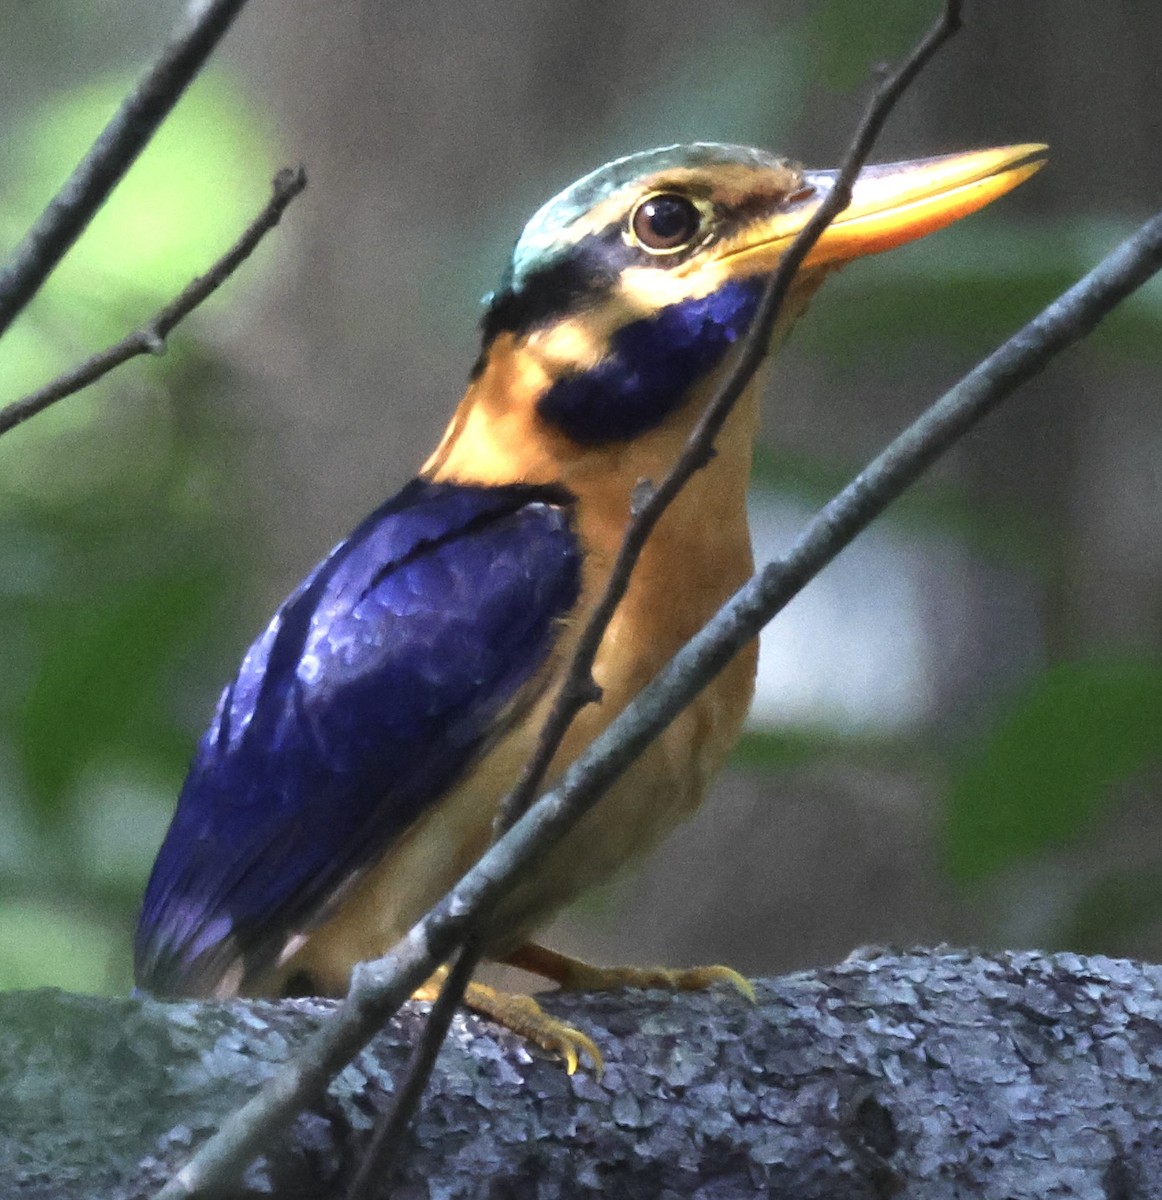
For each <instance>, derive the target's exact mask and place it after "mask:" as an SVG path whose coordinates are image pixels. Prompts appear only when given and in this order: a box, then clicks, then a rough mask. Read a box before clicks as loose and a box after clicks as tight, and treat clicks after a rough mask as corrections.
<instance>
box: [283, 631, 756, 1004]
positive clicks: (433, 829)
mask: <svg viewBox="0 0 1162 1200" xmlns="http://www.w3.org/2000/svg"><path fill="white" fill-rule="evenodd" d="M754 667H755V651H754V649H753V647H748V648H747V649H746V650H744V651H742V652H741V653H740V654H739V655H738V656H737V657H736V659H735V660H734V661H733V662H732V663H731V664H730V665H729V666H728V667H727V668H726V669H725V670H724V671H723V672H722V674H721V675H719V676H718V678H717V679H716V680H715V681H714V682H713V683H712V684H710V686H709V687H708V688H707V689H706V690H705V691H704V692H703V693H702V694H701V695H700V696H699V698H698V699H697V700H696V701H695V702H694V704H692V705H691V706H690V707H689V708H687V709H686V710H685V711H683V712H682V713H681V714H679V716H678V717H677V718H675V720H674V722H673V723H672V724H671V725H670V726H669V727H668V728H667V729H666V730H665V732H664V733H663V734H662V735H661V736H660V737H659V738H658V739H657V740H656V741H654V742H653V743H652V744H651V745H650V746H649V747H647V749H646V750H645V751H644V752H643V754H642V756H641V757H640V758H639V759H638V760H637V761H636V762H635V763H634V764H633V765H632V766H631V767H630V768H629V769H628V770H627V771H626V773H625V774H624V775H623V776H622V777H621V778H620V779H619V780H618V781H617V782H616V783H615V784H614V785H613V787H612V788H611V789H610V790H609V791H608V792H607V793H606V795H604V796H603V797H602V798H601V799H600V800H599V801H598V803H597V805H596V806H595V807H594V808H593V809H592V810H591V811H590V812H589V813H587V814H586V815H585V817H584V818H582V820H581V821H580V822H579V824H578V825H577V826H576V827H575V828H574V829H573V830H571V831H570V832H569V833H568V834H567V835H566V836H565V837H564V839H563V840H562V841H561V842H560V843H559V844H558V845H557V846H556V847H554V848H553V849H552V850H551V851H550V852H549V853H548V854H547V855H546V856H545V858H543V859H542V860H541V861H540V862H539V863H538V865H537V866H536V867H535V869H534V870H533V872H532V873H531V874H530V875H529V877H528V878H527V879H525V880H524V881H522V882H521V883H520V884H519V885H518V886H517V887H516V888H515V889H514V890H513V892H512V893H511V894H510V895H509V896H508V897H506V899H505V900H504V901H503V902H502V903H501V905H500V907H499V908H498V910H497V912H496V913H495V915H494V917H493V918H492V920H491V921H490V930H489V934H488V937H487V948H488V951H489V953H490V954H492V955H494V956H496V955H501V954H504V953H506V952H507V951H509V950H511V949H513V948H515V947H516V946H519V945H520V944H522V943H523V942H524V941H526V940H527V939H528V937H529V935H530V934H531V933H532V931H533V930H534V929H535V928H536V927H537V926H539V925H542V924H544V923H545V922H546V921H548V920H549V919H550V918H551V917H552V916H553V914H554V913H555V912H556V911H557V910H558V909H559V908H560V907H562V906H563V905H564V904H566V903H568V902H569V901H570V900H572V899H573V898H574V897H576V896H578V895H579V894H580V893H582V892H584V891H585V890H586V889H588V888H590V887H592V886H593V885H595V884H597V883H600V882H601V881H602V880H604V879H607V878H608V877H609V876H610V875H611V874H612V873H613V872H615V871H616V870H617V869H618V868H619V867H621V866H622V865H624V864H625V863H627V862H629V861H631V860H632V859H634V858H636V857H637V856H638V855H640V854H642V853H644V852H645V851H647V850H649V849H650V847H651V846H653V845H654V844H655V843H656V842H657V841H658V839H659V838H660V837H662V836H663V835H664V834H665V833H666V832H668V831H669V830H670V829H671V828H672V827H673V826H674V825H676V824H677V823H678V822H680V821H681V820H683V819H684V818H686V817H688V816H689V815H691V814H692V813H693V811H694V810H695V809H696V808H697V806H698V804H699V803H700V801H701V800H702V797H703V795H704V794H705V791H706V787H707V785H708V783H709V781H710V779H711V778H712V776H713V775H714V773H715V771H716V770H717V769H718V767H719V766H720V765H721V763H722V760H723V759H724V758H725V757H726V755H727V754H728V753H729V752H730V749H731V747H732V746H733V744H734V741H735V739H736V738H737V736H738V730H739V727H740V726H741V723H742V719H743V717H744V715H745V713H746V709H747V706H748V704H749V701H750V695H751V690H752V687H753V680H754ZM635 690H636V689H635ZM631 694H632V693H631ZM612 699H613V697H611V696H610V695H609V689H608V688H607V694H606V703H603V704H601V705H594V706H590V707H589V708H588V709H586V710H585V711H584V712H583V713H582V714H581V716H580V717H579V719H578V720H577V722H575V724H574V728H573V730H572V731H571V733H570V736H569V738H568V739H567V741H566V743H565V745H564V746H563V747H562V752H561V755H560V757H559V760H558V761H559V763H563V764H567V763H568V762H570V761H572V759H573V758H575V757H576V756H577V754H579V753H580V751H581V750H582V749H583V748H584V746H585V745H587V744H588V742H589V741H590V740H592V738H593V737H595V736H596V735H597V734H598V733H600V732H601V730H602V729H603V728H604V727H605V725H606V724H608V722H609V720H610V719H611V715H612V714H613V713H615V712H617V711H619V710H620V708H621V707H622V706H623V703H624V702H616V701H615V702H614V703H610V701H611V700H612ZM626 699H628V697H626ZM548 702H549V697H546V698H545V699H544V700H543V701H542V702H541V703H540V704H538V705H536V706H535V707H534V711H533V713H532V714H531V717H532V719H529V720H525V721H522V722H521V723H520V725H519V727H518V728H516V729H514V730H513V731H511V732H510V733H509V734H508V735H506V736H505V737H504V738H503V739H501V741H500V742H499V743H498V744H497V745H496V746H495V747H493V749H492V750H491V751H490V752H489V753H488V754H487V755H486V756H485V757H484V758H483V759H482V760H481V761H480V763H478V764H477V766H476V767H475V769H474V770H473V771H472V772H471V773H470V774H469V775H468V776H467V777H466V778H465V780H464V781H463V782H462V783H461V784H460V785H459V786H458V787H457V788H456V789H455V790H454V792H453V793H452V794H451V795H449V796H448V797H447V798H446V800H445V801H444V802H442V803H441V804H439V805H437V806H434V807H433V808H432V809H431V810H429V811H428V812H427V813H426V814H425V815H424V816H423V817H422V818H421V819H420V820H419V821H417V822H416V824H415V825H414V826H412V828H411V829H409V830H408V831H407V833H406V834H405V835H404V836H403V837H401V838H400V839H399V841H398V842H396V844H395V845H394V846H393V847H392V848H391V849H390V850H389V851H388V853H387V854H386V855H385V857H384V858H383V859H382V860H381V861H380V862H379V863H378V864H376V866H375V867H374V868H372V870H371V871H369V872H368V873H367V874H366V875H365V876H364V878H363V879H362V880H361V881H360V882H359V884H357V885H356V887H355V888H354V889H353V890H352V892H351V893H350V895H349V896H348V897H347V898H346V899H345V900H344V902H343V903H342V905H341V906H340V908H339V909H338V910H337V911H336V912H335V913H334V914H333V915H332V916H331V917H330V918H329V919H328V920H326V921H325V922H324V923H323V924H322V925H321V926H320V927H319V928H318V929H317V930H315V931H314V933H313V934H312V935H311V936H310V937H309V939H308V940H307V942H306V944H305V945H304V946H303V948H302V949H301V950H300V951H299V952H298V953H297V954H296V955H295V956H294V957H293V958H292V959H291V960H289V962H288V963H286V964H285V966H284V967H283V970H282V972H281V973H282V974H283V975H286V976H289V975H292V974H295V973H297V972H299V971H305V972H306V973H307V974H308V975H309V976H310V977H311V980H312V982H313V983H314V985H315V987H316V988H317V989H318V990H319V991H323V992H342V991H343V990H344V989H345V988H346V984H347V979H348V975H349V973H350V971H351V968H352V966H353V965H354V964H355V963H356V962H358V961H360V960H362V959H366V958H374V957H378V956H379V955H381V954H383V953H384V952H385V951H386V950H387V949H389V948H390V947H391V946H392V945H393V944H394V943H395V942H396V941H398V940H399V939H400V938H401V937H402V936H403V935H404V934H405V933H406V932H407V930H408V929H409V928H410V927H411V925H412V924H414V922H415V921H416V920H418V919H419V917H421V916H422V915H423V914H424V913H425V912H426V911H427V910H428V909H429V908H430V907H431V906H432V905H433V904H434V903H435V902H436V901H437V900H439V899H440V898H441V897H442V896H443V895H444V893H445V892H447V891H448V889H449V888H451V887H452V886H453V885H454V884H455V882H456V881H457V880H458V879H459V878H460V876H461V875H463V874H464V872H465V871H466V870H468V868H469V867H471V865H472V864H473V862H474V861H475V860H476V859H477V858H478V857H479V856H480V854H481V853H483V851H484V850H485V849H486V848H487V846H488V843H489V841H490V839H491V836H492V820H493V817H494V815H495V813H496V807H497V804H498V803H499V801H500V800H501V799H502V798H503V797H504V795H505V794H507V791H508V789H509V788H510V787H511V786H512V783H513V781H514V780H515V778H516V777H517V774H518V772H519V769H520V766H521V765H523V763H524V762H525V761H526V760H527V758H528V756H529V754H530V753H531V751H532V748H533V744H534V742H535V738H536V734H537V732H538V731H539V729H540V725H541V723H542V720H543V715H544V714H543V712H542V711H540V710H542V709H544V708H546V707H547V705H548Z"/></svg>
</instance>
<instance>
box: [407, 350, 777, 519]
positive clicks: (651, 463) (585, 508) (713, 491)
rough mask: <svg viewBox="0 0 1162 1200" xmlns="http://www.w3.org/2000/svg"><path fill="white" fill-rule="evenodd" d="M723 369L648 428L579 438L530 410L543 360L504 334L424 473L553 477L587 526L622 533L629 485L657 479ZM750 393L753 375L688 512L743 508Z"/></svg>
mask: <svg viewBox="0 0 1162 1200" xmlns="http://www.w3.org/2000/svg"><path fill="white" fill-rule="evenodd" d="M723 370H725V368H723V369H722V370H719V371H715V372H713V373H711V374H710V375H708V376H707V377H706V378H705V379H704V380H703V381H702V382H701V383H700V384H699V385H697V386H696V387H695V388H694V389H693V390H692V392H691V394H690V396H689V398H688V399H687V401H686V402H684V403H683V404H682V405H681V407H680V408H679V409H678V410H677V411H676V412H674V413H673V414H672V415H671V416H670V417H669V418H668V419H667V420H666V421H664V422H663V423H662V424H661V425H659V426H658V427H657V428H656V429H652V430H650V431H649V432H648V433H645V434H642V435H640V436H638V437H635V438H632V439H628V440H624V441H610V442H606V443H602V444H600V445H581V444H578V443H577V442H574V441H572V440H571V439H570V438H568V437H567V436H565V435H564V434H563V433H561V432H560V431H558V430H556V429H554V428H552V427H551V426H550V425H549V424H547V423H546V422H545V421H544V419H543V418H542V417H541V416H540V414H539V413H538V411H537V401H538V400H539V398H540V397H541V396H542V395H544V393H545V391H546V390H547V389H548V388H549V387H550V386H551V385H552V383H553V381H554V372H553V371H552V369H551V366H550V365H548V364H546V362H545V361H544V359H543V358H542V357H541V356H540V355H538V354H537V353H535V352H534V351H531V350H530V349H529V348H528V346H527V344H516V343H515V342H514V341H513V339H512V338H511V337H509V336H508V335H503V334H502V335H501V336H500V337H499V338H497V339H496V340H495V341H494V342H493V344H492V346H491V347H490V349H489V353H488V357H487V359H486V360H485V361H484V363H483V364H482V366H481V368H480V370H479V371H478V373H477V375H476V377H475V378H474V379H473V380H472V382H471V383H470V384H469V387H468V390H467V393H466V394H465V396H464V399H463V400H462V401H461V403H460V405H459V407H458V408H457V410H456V413H455V415H454V416H453V418H452V421H451V423H450V424H449V426H448V429H447V431H446V432H445V434H444V437H443V439H442V441H441V442H440V445H439V447H438V448H437V449H436V452H435V453H434V454H433V455H432V457H431V458H430V459H429V460H428V461H427V463H425V464H424V468H423V474H424V475H425V476H426V477H427V478H429V479H432V480H434V481H436V482H456V483H473V484H486V485H487V484H505V483H515V482H521V483H554V484H561V485H563V486H564V487H566V488H568V489H569V490H570V491H571V492H573V493H574V494H575V495H576V496H577V498H578V500H579V502H580V506H581V509H582V512H583V514H584V517H585V524H586V525H593V524H599V525H601V526H603V527H608V536H609V537H610V538H612V537H614V536H616V538H617V540H620V536H621V532H622V531H623V530H624V527H625V523H626V521H627V520H628V516H629V508H630V502H631V493H632V491H633V489H634V487H635V485H636V484H637V483H638V482H639V481H640V480H643V479H644V480H650V481H652V482H654V483H656V482H658V481H659V480H661V479H662V477H663V476H664V475H665V474H666V472H667V471H668V470H669V469H670V467H671V466H672V465H673V463H674V462H675V461H676V459H677V458H678V456H679V454H680V453H681V451H682V448H683V447H684V445H685V444H686V440H687V438H688V437H689V435H690V432H691V431H692V429H693V427H694V424H695V423H696V421H697V420H698V418H699V416H700V415H701V413H702V411H703V410H704V408H705V405H706V403H707V401H708V400H709V398H710V397H711V396H712V395H713V393H714V390H715V388H716V387H717V385H718V383H719V382H720V377H721V375H722V373H723ZM757 396H758V385H757V383H756V382H754V381H752V383H751V384H750V386H749V387H748V388H747V389H746V392H745V393H744V395H743V396H742V397H741V398H740V400H739V402H738V404H737V405H736V406H735V409H734V411H733V412H732V413H731V415H730V417H729V418H728V420H727V422H726V425H725V427H724V428H723V430H722V432H721V433H720V434H719V436H718V439H717V442H716V445H715V449H716V453H715V456H714V458H713V460H712V462H711V463H710V465H709V466H708V467H706V468H704V469H703V470H701V471H699V472H697V473H696V476H695V478H694V479H693V480H692V481H691V483H690V485H689V486H688V487H687V489H686V493H685V494H684V496H683V498H682V507H683V508H689V509H691V510H692V513H691V515H693V513H694V512H696V513H697V515H698V519H699V520H705V521H709V522H713V521H715V520H719V519H724V518H725V517H726V516H727V514H730V516H731V518H732V523H734V524H737V522H738V520H739V519H740V518H741V516H742V513H743V508H744V501H745V493H746V482H747V478H748V476H749V473H750V460H751V454H752V449H753V444H754V435H755V431H756V428H757V424H758V402H757ZM590 532H591V533H595V532H596V530H594V529H591V530H590ZM602 532H603V533H604V530H603V531H602ZM601 540H602V541H604V540H605V536H602V537H601Z"/></svg>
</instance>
